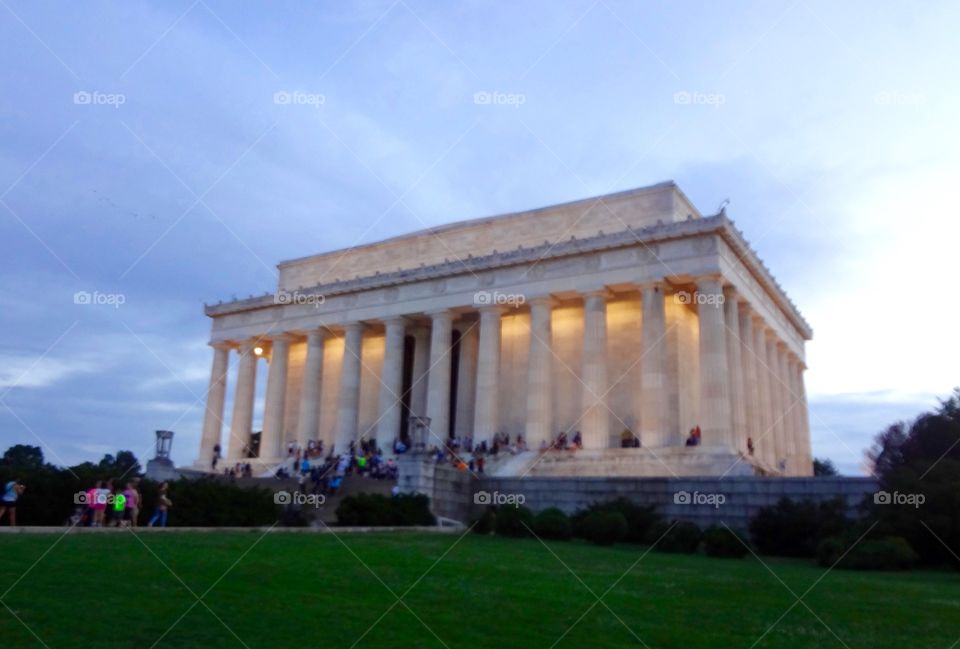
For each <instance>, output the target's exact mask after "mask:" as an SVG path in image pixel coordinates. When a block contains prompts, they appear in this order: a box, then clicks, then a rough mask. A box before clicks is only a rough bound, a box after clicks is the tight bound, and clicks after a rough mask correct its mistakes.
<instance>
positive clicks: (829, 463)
mask: <svg viewBox="0 0 960 649" xmlns="http://www.w3.org/2000/svg"><path fill="white" fill-rule="evenodd" d="M813 475H815V476H817V477H821V476H832V475H840V472H839V471H837V467H835V466H834V465H833V460H830V459H827V458H824V459H822V460H821V459H820V458H818V457H815V458H813Z"/></svg>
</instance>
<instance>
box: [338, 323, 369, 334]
mask: <svg viewBox="0 0 960 649" xmlns="http://www.w3.org/2000/svg"><path fill="white" fill-rule="evenodd" d="M340 327H342V328H343V332H344V333H348V332H350V331H359V332H361V333H362V332H363V331H365V330H366V328H367V324H366V323H365V322H359V321H357V322H344V323H342V324H341V325H340Z"/></svg>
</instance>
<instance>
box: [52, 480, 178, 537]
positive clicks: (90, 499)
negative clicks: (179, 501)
mask: <svg viewBox="0 0 960 649" xmlns="http://www.w3.org/2000/svg"><path fill="white" fill-rule="evenodd" d="M167 489H168V485H167V483H166V482H164V483H162V484H161V485H160V488H159V490H158V495H157V503H156V506H155V508H154V512H153V516H152V517H151V518H150V520H149V522H148V523H147V525H148V526H150V527H153V526H154V525H158V524H159V526H160V527H165V526H166V524H167V510H168V509H169V508H170V507H171V506H172V504H173V503H172V502H171V501H170V499H169V498H168V497H167ZM74 503H75V504H76V507H75V508H74V511H73V513H72V514H71V515H70V518H69V519H68V520H67V525H70V526H78V527H137V526H138V525H139V520H140V511H141V509H142V507H143V496H142V495H141V493H140V478H131V479H130V480H128V481H127V482H126V483H121V482H120V481H119V480H117V481H115V480H98V481H97V482H96V483H95V484H94V485H93V486H91V487H90V488H89V489H87V490H86V491H85V492H81V493H78V494H77V495H76V497H75V498H74Z"/></svg>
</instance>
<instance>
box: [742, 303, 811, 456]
mask: <svg viewBox="0 0 960 649" xmlns="http://www.w3.org/2000/svg"><path fill="white" fill-rule="evenodd" d="M724 311H725V324H726V328H727V331H728V338H727V349H728V358H729V363H728V368H727V369H728V372H729V380H728V384H729V385H730V403H731V408H732V410H731V421H732V424H733V427H734V430H736V431H741V432H740V434H739V435H738V438H737V439H736V445H737V448H738V449H739V450H741V451H743V452H747V451H748V440H750V441H752V445H753V447H754V456H755V457H756V458H757V459H759V460H760V461H761V462H762V463H763V464H764V465H765V466H766V467H767V468H768V469H771V470H773V471H776V472H781V473H786V474H788V475H809V474H810V473H811V471H812V462H813V458H812V456H811V450H810V439H809V429H808V422H807V403H806V394H805V391H804V382H803V371H804V364H803V362H802V361H801V360H800V359H799V358H797V357H796V356H795V355H794V354H793V353H792V352H791V351H790V350H789V348H788V347H787V345H786V344H784V343H783V342H782V341H780V340H779V339H778V337H777V335H776V333H775V331H774V330H772V329H771V328H770V327H769V326H767V325H766V323H765V322H764V321H763V319H762V318H761V317H760V316H759V315H758V314H757V313H755V312H753V311H752V310H751V309H750V307H749V306H748V305H747V304H746V302H744V301H742V300H740V299H739V297H738V296H737V295H736V292H735V291H734V289H732V288H731V287H728V288H727V289H726V291H725V300H724Z"/></svg>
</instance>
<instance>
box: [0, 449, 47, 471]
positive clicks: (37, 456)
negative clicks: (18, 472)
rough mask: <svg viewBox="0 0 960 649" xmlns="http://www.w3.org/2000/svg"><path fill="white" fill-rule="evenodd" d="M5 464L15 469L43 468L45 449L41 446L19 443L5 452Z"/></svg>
mask: <svg viewBox="0 0 960 649" xmlns="http://www.w3.org/2000/svg"><path fill="white" fill-rule="evenodd" d="M3 464H4V465H5V466H8V467H11V468H15V469H41V468H43V450H41V449H40V447H39V446H28V445H26V444H17V445H16V446H11V447H10V448H8V449H7V451H6V453H4V454H3Z"/></svg>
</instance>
